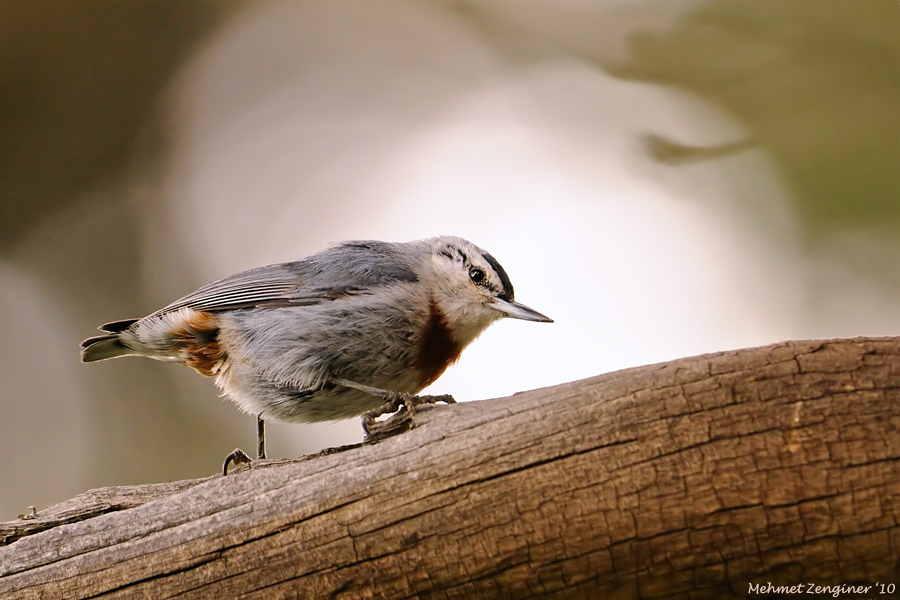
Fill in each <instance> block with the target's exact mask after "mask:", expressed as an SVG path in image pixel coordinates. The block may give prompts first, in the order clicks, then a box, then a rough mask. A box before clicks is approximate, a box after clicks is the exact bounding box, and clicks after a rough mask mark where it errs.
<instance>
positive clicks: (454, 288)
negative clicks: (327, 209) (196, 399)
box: [81, 236, 552, 472]
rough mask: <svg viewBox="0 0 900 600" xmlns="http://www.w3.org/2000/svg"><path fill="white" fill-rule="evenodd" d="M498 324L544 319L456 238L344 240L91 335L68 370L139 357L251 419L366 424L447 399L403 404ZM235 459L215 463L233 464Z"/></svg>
mask: <svg viewBox="0 0 900 600" xmlns="http://www.w3.org/2000/svg"><path fill="white" fill-rule="evenodd" d="M503 317H512V318H515V319H524V320H526V321H541V322H548V323H549V322H552V320H551V319H549V318H548V317H545V316H544V315H542V314H540V313H539V312H537V311H534V310H532V309H530V308H528V307H527V306H524V305H522V304H519V303H518V302H515V301H514V299H513V286H512V283H511V282H510V280H509V277H508V276H507V274H506V271H504V270H503V267H501V266H500V263H498V262H497V260H496V259H495V258H494V257H493V256H491V255H490V254H488V253H487V252H485V251H484V250H482V249H481V248H479V247H478V246H476V245H474V244H472V243H471V242H468V241H466V240H464V239H462V238H459V237H451V236H444V237H436V238H430V239H425V240H417V241H413V242H407V243H390V242H379V241H350V242H343V243H340V244H336V245H333V246H330V247H328V248H326V249H325V250H322V251H320V252H318V253H317V254H314V255H312V256H310V257H308V258H305V259H302V260H299V261H296V262H289V263H283V264H277V265H270V266H267V267H260V268H256V269H251V270H249V271H244V272H243V273H238V274H237V275H232V276H231V277H226V278H225V279H221V280H219V281H216V282H214V283H211V284H209V285H206V286H204V287H202V288H200V289H199V290H197V291H196V292H194V293H192V294H189V295H187V296H185V297H184V298H181V299H180V300H176V301H175V302H173V303H172V304H169V305H168V306H166V307H165V308H162V309H160V310H158V311H156V312H155V313H153V314H151V315H148V316H146V317H144V318H142V319H128V320H124V321H115V322H112V323H107V324H106V325H102V326H101V327H100V330H101V331H103V332H104V334H103V335H100V336H96V337H92V338H88V339H86V340H85V341H84V342H82V343H81V360H82V361H83V362H93V361H97V360H105V359H108V358H116V357H119V356H131V355H134V356H146V357H149V358H153V359H156V360H162V361H169V362H177V363H181V364H184V365H187V366H189V367H191V368H193V369H194V370H196V371H197V372H198V373H200V374H202V375H206V376H211V377H215V378H216V385H218V387H219V388H220V389H221V390H222V392H223V394H224V395H225V396H227V397H228V398H230V399H231V400H233V401H234V402H235V403H237V405H238V406H240V407H241V408H242V409H243V410H244V411H246V412H248V413H251V414H255V415H257V426H258V429H257V434H258V440H257V441H258V445H257V456H258V457H259V458H265V437H264V434H265V429H264V419H273V420H276V421H290V422H300V423H310V422H315V421H333V420H338V419H345V418H349V417H354V416H359V415H365V416H364V418H363V429H364V430H365V431H366V434H367V435H370V430H371V429H372V426H373V425H374V424H375V418H376V417H377V416H379V415H382V414H387V413H388V412H394V411H397V410H399V409H400V407H401V406H404V407H405V408H406V410H407V411H411V410H412V408H413V406H415V404H418V403H422V402H434V401H437V400H441V401H448V402H452V401H453V399H452V397H450V396H441V397H428V396H422V397H419V396H414V394H417V393H418V392H419V391H421V390H422V389H424V388H425V387H427V386H428V385H430V384H431V383H432V382H434V381H435V380H436V379H437V378H438V377H440V376H441V374H442V373H443V372H444V370H445V369H446V368H447V367H448V366H450V365H451V364H452V363H454V362H455V361H456V360H457V359H458V358H459V356H460V353H461V352H462V351H463V349H464V348H465V347H466V346H468V345H469V344H470V343H471V342H472V341H474V340H475V338H477V337H478V336H479V335H480V334H481V333H482V332H483V331H484V330H485V329H486V328H487V327H488V326H489V325H490V324H491V323H493V322H494V321H497V320H499V319H501V318H503ZM248 460H249V457H248V456H247V455H246V454H244V453H243V452H242V451H240V450H235V451H234V452H233V453H232V454H230V455H229V457H228V458H227V459H226V461H225V466H224V469H223V470H224V471H226V472H227V469H228V465H229V463H230V462H232V461H235V462H246V461H248Z"/></svg>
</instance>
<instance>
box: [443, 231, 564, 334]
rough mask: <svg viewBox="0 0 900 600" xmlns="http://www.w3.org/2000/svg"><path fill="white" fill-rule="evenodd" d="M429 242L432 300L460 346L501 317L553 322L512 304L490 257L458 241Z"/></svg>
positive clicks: (507, 284)
mask: <svg viewBox="0 0 900 600" xmlns="http://www.w3.org/2000/svg"><path fill="white" fill-rule="evenodd" d="M429 241H430V242H431V253H430V264H429V265H428V266H429V267H430V268H429V269H428V270H429V271H430V274H431V277H430V279H431V281H430V283H431V289H432V297H433V299H434V302H435V305H436V308H437V309H438V310H440V311H441V313H443V314H444V316H445V317H446V319H447V323H448V325H449V326H450V328H451V330H452V331H453V333H454V336H455V337H456V338H457V340H459V341H460V342H461V343H462V344H463V345H466V344H468V343H470V342H471V341H472V340H474V339H475V338H476V337H478V335H479V334H481V332H482V331H484V330H485V329H486V328H487V327H488V326H490V325H491V324H492V323H494V322H495V321H497V320H499V319H502V318H504V317H508V318H513V319H522V320H525V321H538V322H542V323H552V322H553V319H551V318H549V317H547V316H545V315H542V314H541V313H539V312H537V311H536V310H534V309H531V308H528V307H527V306H525V305H524V304H519V303H518V302H516V301H515V292H514V291H513V285H512V282H511V281H510V280H509V276H508V275H507V274H506V271H505V270H504V269H503V267H502V266H500V263H499V262H497V259H495V258H494V257H493V256H491V255H490V253H488V252H486V251H485V250H483V249H481V248H479V247H478V246H476V245H475V244H473V243H472V242H469V241H467V240H464V239H462V238H459V237H452V236H444V237H439V238H434V239H432V240H429Z"/></svg>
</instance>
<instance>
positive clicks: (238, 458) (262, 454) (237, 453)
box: [222, 413, 266, 475]
mask: <svg viewBox="0 0 900 600" xmlns="http://www.w3.org/2000/svg"><path fill="white" fill-rule="evenodd" d="M265 458H266V422H265V421H264V420H263V418H262V413H259V414H258V415H256V459H257V460H263V459H265ZM251 462H253V459H252V458H250V457H249V456H248V455H247V453H246V452H244V451H243V450H241V449H240V448H235V449H234V450H232V451H231V453H230V454H229V455H228V456H226V457H225V464H223V465H222V475H228V467H229V465H231V464H232V463H233V464H235V465H247V464H250V463H251Z"/></svg>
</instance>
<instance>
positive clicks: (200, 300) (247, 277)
mask: <svg viewBox="0 0 900 600" xmlns="http://www.w3.org/2000/svg"><path fill="white" fill-rule="evenodd" d="M289 265H290V263H288V264H282V265H269V266H267V267H259V268H256V269H251V270H249V271H244V272H242V273H238V274H237V275H232V276H231V277H226V278H225V279H220V280H219V281H214V282H213V283H210V284H207V285H205V286H203V287H202V288H200V289H199V290H197V291H196V292H193V293H191V294H188V295H187V296H185V297H183V298H179V299H178V300H176V301H175V302H173V303H171V304H169V305H168V306H166V307H164V308H161V309H160V310H158V311H156V312H155V313H153V315H160V314H163V313H167V312H172V311H174V310H178V309H179V308H182V307H189V308H193V309H194V310H203V311H218V310H232V309H237V308H249V307H252V306H260V305H263V304H272V303H276V302H281V303H285V304H287V303H289V302H290V300H291V298H296V299H297V301H298V303H300V302H301V300H300V298H299V297H298V295H297V292H298V291H299V289H300V288H302V280H301V278H300V276H299V275H298V274H297V273H296V272H294V271H292V270H291V269H290V267H289ZM319 301H321V299H320V300H319ZM153 315H151V316H153Z"/></svg>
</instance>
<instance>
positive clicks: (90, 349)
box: [81, 319, 138, 363]
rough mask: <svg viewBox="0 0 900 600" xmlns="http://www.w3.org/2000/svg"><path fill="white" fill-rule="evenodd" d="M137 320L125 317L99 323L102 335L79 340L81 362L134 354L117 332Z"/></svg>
mask: <svg viewBox="0 0 900 600" xmlns="http://www.w3.org/2000/svg"><path fill="white" fill-rule="evenodd" d="M137 321H138V320H137V319H126V320H124V321H114V322H112V323H107V324H105V325H101V326H100V331H104V332H106V333H105V334H104V335H98V336H95V337H91V338H88V339H86V340H84V341H83V342H81V362H86V363H87V362H94V361H96V360H106V359H108V358H116V357H117V356H125V355H127V354H134V350H132V349H131V348H128V347H127V346H125V345H124V344H123V343H122V340H121V338H120V337H119V333H121V332H122V331H125V330H126V329H128V328H129V327H131V326H132V325H133V324H134V323H136V322H137Z"/></svg>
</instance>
